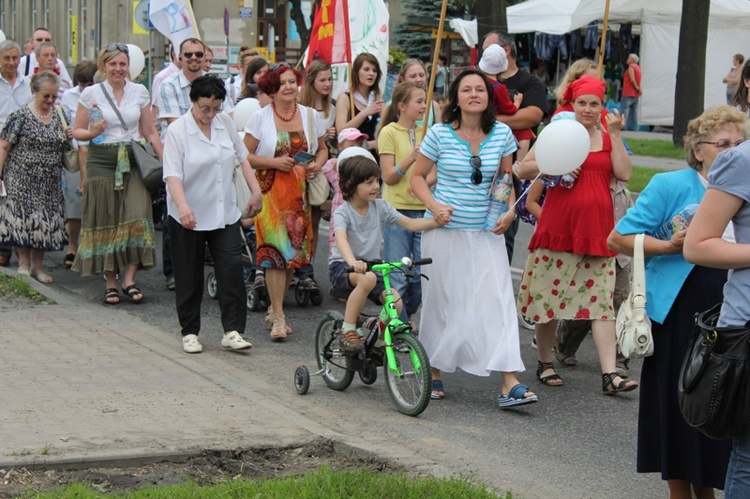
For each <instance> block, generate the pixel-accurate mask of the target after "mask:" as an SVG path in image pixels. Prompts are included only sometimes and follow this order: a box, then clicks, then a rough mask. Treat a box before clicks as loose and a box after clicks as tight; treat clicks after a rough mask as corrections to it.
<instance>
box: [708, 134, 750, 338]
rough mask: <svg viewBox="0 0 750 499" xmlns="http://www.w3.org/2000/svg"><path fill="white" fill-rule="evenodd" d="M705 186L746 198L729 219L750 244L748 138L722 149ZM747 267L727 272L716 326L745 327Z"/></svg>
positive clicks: (749, 312) (749, 313) (749, 310)
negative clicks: (745, 140)
mask: <svg viewBox="0 0 750 499" xmlns="http://www.w3.org/2000/svg"><path fill="white" fill-rule="evenodd" d="M708 188H709V189H717V190H720V191H723V192H727V193H729V194H732V195H734V196H737V197H739V198H740V199H742V200H743V201H745V202H744V203H743V204H742V206H741V207H740V209H739V211H737V213H736V214H735V215H734V218H732V222H733V224H734V236H735V239H736V240H737V243H739V244H750V204H748V203H750V141H748V142H744V143H743V144H740V145H739V146H738V147H735V148H733V149H729V150H727V151H724V152H722V153H721V154H719V156H718V157H717V158H716V161H715V162H714V164H713V165H712V166H711V170H710V171H709V174H708ZM748 296H750V268H744V269H734V270H730V271H729V280H728V281H727V283H726V284H725V285H724V304H723V305H722V307H721V316H720V317H719V323H718V326H719V327H725V326H744V325H745V323H747V321H748V320H750V300H748V299H747V297H748Z"/></svg>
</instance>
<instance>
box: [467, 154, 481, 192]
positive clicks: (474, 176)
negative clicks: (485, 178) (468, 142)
mask: <svg viewBox="0 0 750 499" xmlns="http://www.w3.org/2000/svg"><path fill="white" fill-rule="evenodd" d="M469 164H470V165H471V167H472V171H471V183H472V184H474V185H479V184H481V183H482V170H481V168H482V158H480V157H479V156H472V157H470V158H469Z"/></svg>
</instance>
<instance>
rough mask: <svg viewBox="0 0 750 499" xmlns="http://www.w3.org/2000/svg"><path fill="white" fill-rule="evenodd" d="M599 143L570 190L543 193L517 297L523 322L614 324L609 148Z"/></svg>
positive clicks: (607, 142)
mask: <svg viewBox="0 0 750 499" xmlns="http://www.w3.org/2000/svg"><path fill="white" fill-rule="evenodd" d="M602 138H603V140H602V149H601V150H600V151H593V152H591V153H589V155H588V157H587V158H586V161H584V163H583V165H581V173H580V175H579V177H578V179H577V180H576V182H575V184H574V185H573V187H572V188H571V189H567V188H566V187H563V186H559V185H558V186H556V187H553V188H552V189H548V193H547V197H546V199H545V201H544V208H543V209H542V215H541V218H540V220H539V223H538V224H537V229H536V231H535V232H534V236H533V237H532V238H531V241H530V242H529V250H530V251H531V253H530V254H529V258H528V260H527V261H526V268H525V269H524V274H523V278H522V279H521V288H520V290H519V293H518V302H517V304H518V310H519V312H520V313H521V314H522V315H523V316H524V317H526V318H527V319H528V320H532V321H534V322H538V323H545V322H549V321H550V320H552V319H574V320H575V319H577V320H590V319H600V320H614V319H615V315H614V308H613V295H614V289H615V261H614V256H615V255H616V253H614V252H612V251H610V250H609V248H607V236H608V235H609V233H610V232H611V231H612V229H613V228H614V209H613V207H612V196H611V193H610V190H609V181H610V178H611V176H612V160H611V152H612V143H611V141H610V138H609V135H608V134H606V133H605V134H603V135H602Z"/></svg>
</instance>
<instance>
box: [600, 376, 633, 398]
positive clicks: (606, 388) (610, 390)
mask: <svg viewBox="0 0 750 499" xmlns="http://www.w3.org/2000/svg"><path fill="white" fill-rule="evenodd" d="M615 378H620V382H619V383H617V384H615ZM636 388H638V383H636V382H635V381H625V380H624V379H622V378H621V377H620V375H618V374H617V373H616V372H614V373H604V374H602V391H603V392H604V395H614V394H616V393H620V392H631V391H633V390H635V389H636Z"/></svg>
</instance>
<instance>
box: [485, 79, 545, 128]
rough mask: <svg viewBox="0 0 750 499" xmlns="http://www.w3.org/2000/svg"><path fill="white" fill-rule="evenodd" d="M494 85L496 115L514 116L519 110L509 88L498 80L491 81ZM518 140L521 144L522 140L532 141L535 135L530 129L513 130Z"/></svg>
mask: <svg viewBox="0 0 750 499" xmlns="http://www.w3.org/2000/svg"><path fill="white" fill-rule="evenodd" d="M489 80H490V82H491V83H492V87H493V90H494V94H495V114H504V115H507V116H513V115H514V114H516V113H517V112H518V108H517V107H516V105H515V104H513V101H512V100H511V99H510V94H509V93H508V87H506V86H505V85H504V84H502V83H500V82H499V81H497V80H493V79H492V78H490V79H489ZM513 135H515V137H516V140H518V141H519V142H520V141H522V140H531V139H533V138H534V133H533V132H532V131H531V129H530V128H524V129H523V130H513Z"/></svg>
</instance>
